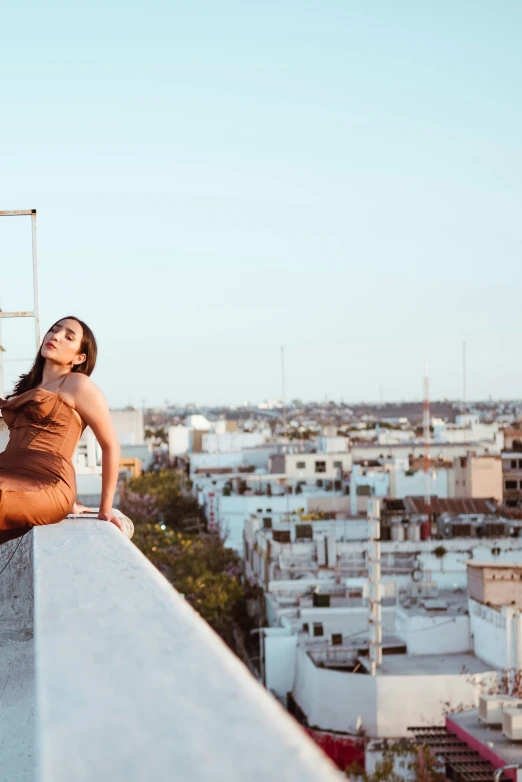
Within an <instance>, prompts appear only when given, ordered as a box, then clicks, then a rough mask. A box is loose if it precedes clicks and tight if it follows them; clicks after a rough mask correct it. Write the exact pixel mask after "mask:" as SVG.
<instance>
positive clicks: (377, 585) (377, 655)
mask: <svg viewBox="0 0 522 782" xmlns="http://www.w3.org/2000/svg"><path fill="white" fill-rule="evenodd" d="M368 581H369V587H370V611H369V615H368V626H369V627H368V629H369V636H370V669H371V674H372V676H375V674H376V672H377V668H379V666H381V665H382V608H381V598H382V595H381V589H382V587H381V503H380V501H379V500H378V499H376V498H375V497H370V498H369V500H368Z"/></svg>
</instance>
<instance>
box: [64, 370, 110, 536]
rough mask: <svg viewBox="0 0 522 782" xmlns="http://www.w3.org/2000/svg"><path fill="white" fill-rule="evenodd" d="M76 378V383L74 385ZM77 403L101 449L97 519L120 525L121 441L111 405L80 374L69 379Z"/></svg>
mask: <svg viewBox="0 0 522 782" xmlns="http://www.w3.org/2000/svg"><path fill="white" fill-rule="evenodd" d="M73 378H74V386H73ZM67 383H68V389H67V390H68V391H69V392H70V394H71V396H72V397H73V399H74V406H75V408H76V410H77V411H78V412H79V414H80V415H81V417H82V418H83V420H84V421H85V423H86V424H87V425H88V426H90V427H91V429H92V431H93V432H94V436H95V437H96V439H97V440H98V442H99V444H100V447H101V450H102V493H101V500H100V512H99V514H98V518H100V519H104V520H105V521H112V522H113V523H114V524H116V525H117V526H120V525H119V523H118V521H117V518H118V517H117V516H114V514H113V512H112V503H113V501H114V494H115V491H116V483H117V481H118V472H119V467H120V444H119V442H118V437H117V435H116V432H115V430H114V426H113V424H112V421H111V416H110V413H109V408H108V405H107V402H106V401H105V397H104V395H103V393H102V392H101V390H100V389H99V388H98V387H97V386H96V385H94V383H93V382H92V380H89V378H88V377H86V376H85V375H82V374H80V373H78V374H75V375H73V376H72V377H71V378H70V379H68V381H67Z"/></svg>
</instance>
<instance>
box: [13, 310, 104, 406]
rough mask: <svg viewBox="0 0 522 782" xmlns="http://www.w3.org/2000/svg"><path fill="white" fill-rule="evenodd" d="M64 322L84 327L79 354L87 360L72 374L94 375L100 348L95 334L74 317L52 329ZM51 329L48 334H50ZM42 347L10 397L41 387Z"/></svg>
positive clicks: (76, 367)
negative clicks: (73, 321)
mask: <svg viewBox="0 0 522 782" xmlns="http://www.w3.org/2000/svg"><path fill="white" fill-rule="evenodd" d="M62 320H75V321H76V323H78V324H79V325H80V326H81V327H82V342H81V345H80V350H79V353H85V355H86V356H87V358H86V359H85V361H83V362H82V363H81V364H75V365H74V366H73V368H72V369H71V372H81V373H82V374H84V375H90V374H92V371H93V369H94V367H95V365H96V356H97V353H98V346H97V345H96V339H95V338H94V334H93V333H92V331H91V329H90V328H89V326H88V325H87V324H86V323H84V322H83V320H80V319H79V318H77V317H75V316H74V315H66V317H65V318H60V320H57V321H56V323H53V325H52V326H51V329H52V328H54V327H55V326H57V325H58V323H60V321H62ZM51 329H49V330H48V332H47V333H49V331H50V330H51ZM42 345H43V343H42ZM42 345H40V350H39V351H38V354H37V356H36V358H35V360H34V363H33V366H32V367H31V369H30V370H29V372H27V373H26V374H25V375H20V378H19V380H18V382H17V383H16V385H15V387H14V391H13V393H12V394H9V397H13V396H20V394H23V393H25V392H26V391H30V390H31V389H32V388H36V386H39V385H40V383H41V382H42V377H43V368H44V364H45V358H44V357H43V356H42ZM9 397H8V398H9Z"/></svg>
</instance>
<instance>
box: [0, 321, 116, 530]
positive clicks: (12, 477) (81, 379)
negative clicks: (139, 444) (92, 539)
mask: <svg viewBox="0 0 522 782" xmlns="http://www.w3.org/2000/svg"><path fill="white" fill-rule="evenodd" d="M96 353H97V347H96V340H95V338H94V334H93V333H92V331H91V330H90V328H89V327H88V326H87V325H86V324H85V323H83V322H82V321H81V320H78V318H75V317H72V316H68V317H66V318H62V320H59V321H58V322H57V323H55V324H54V325H53V326H51V328H50V329H49V331H48V332H47V334H46V335H45V337H44V340H43V343H42V347H41V348H40V351H39V353H38V355H37V356H36V359H35V361H34V364H33V366H32V367H31V369H30V370H29V372H28V373H27V374H26V375H22V376H21V377H20V379H19V381H18V383H17V384H16V386H15V389H14V393H13V394H11V395H10V396H8V398H7V400H5V399H0V410H1V411H2V415H3V418H4V421H5V422H6V424H7V426H8V427H9V430H10V432H9V442H8V444H7V448H6V450H5V451H4V452H3V453H0V542H3V541H5V540H8V539H9V538H13V537H18V536H19V535H20V534H23V532H26V531H27V530H28V529H29V528H30V527H33V526H36V525H40V524H54V523H56V522H57V521H61V520H62V519H64V518H65V517H66V516H67V514H69V513H71V511H73V510H74V511H76V512H83V511H87V510H88V508H84V507H83V506H78V505H77V504H76V502H75V499H76V476H75V472H74V467H73V465H72V462H71V457H72V455H73V453H74V450H75V448H76V446H77V444H78V440H79V439H80V436H81V434H82V432H83V430H84V429H85V427H86V426H90V427H91V429H92V430H93V432H94V435H95V437H96V439H97V440H98V442H99V444H100V446H101V449H102V457H103V458H102V493H101V502H100V511H99V513H98V518H99V519H103V520H105V521H109V522H112V523H113V524H115V525H116V526H117V527H118V528H119V529H121V530H122V531H123V532H126V533H127V534H128V532H129V530H128V528H127V524H126V522H127V521H128V520H126V519H122V518H121V517H119V516H116V515H115V513H114V511H113V510H112V503H113V500H114V492H115V490H116V482H117V479H118V468H119V460H120V446H119V443H118V439H117V436H116V433H115V431H114V427H113V425H112V421H111V417H110V414H109V409H108V407H107V403H106V401H105V398H104V396H103V394H102V392H101V391H100V389H99V388H97V387H96V386H95V385H94V383H93V382H92V380H90V378H89V375H90V374H91V373H92V371H93V369H94V365H95V363H96Z"/></svg>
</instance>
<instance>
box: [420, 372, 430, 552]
mask: <svg viewBox="0 0 522 782" xmlns="http://www.w3.org/2000/svg"><path fill="white" fill-rule="evenodd" d="M422 425H423V429H424V477H425V489H424V513H425V514H426V521H425V522H424V523H423V525H422V538H423V540H428V539H429V538H431V454H430V439H431V438H430V380H429V377H428V364H427V363H426V364H425V368H424V407H423V414H422Z"/></svg>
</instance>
